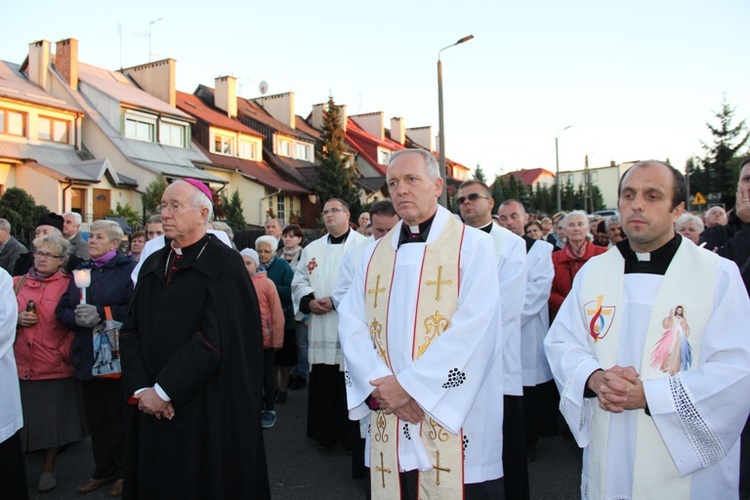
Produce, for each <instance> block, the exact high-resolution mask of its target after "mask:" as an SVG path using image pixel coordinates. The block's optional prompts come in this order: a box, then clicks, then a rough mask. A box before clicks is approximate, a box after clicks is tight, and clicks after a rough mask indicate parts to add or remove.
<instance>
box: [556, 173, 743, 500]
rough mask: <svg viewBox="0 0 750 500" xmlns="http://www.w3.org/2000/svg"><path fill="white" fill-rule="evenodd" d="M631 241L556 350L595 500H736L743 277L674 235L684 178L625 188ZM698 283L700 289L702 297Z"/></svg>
mask: <svg viewBox="0 0 750 500" xmlns="http://www.w3.org/2000/svg"><path fill="white" fill-rule="evenodd" d="M618 194H619V201H618V206H619V210H620V217H621V222H622V227H623V231H624V232H625V234H626V236H627V237H628V239H627V240H624V241H622V242H620V243H618V244H617V246H616V247H615V248H612V249H610V250H609V251H608V252H606V253H604V254H602V255H600V256H597V257H594V258H592V259H591V260H589V261H588V262H587V263H586V265H585V266H583V268H582V269H581V270H580V271H579V272H578V274H577V275H576V278H575V281H574V282H573V289H572V290H571V292H570V294H569V295H568V296H567V298H566V299H565V301H564V303H563V304H562V307H561V308H560V311H559V313H558V315H557V318H556V319H555V322H554V324H553V325H552V328H551V329H550V332H549V334H548V335H547V338H546V340H545V349H546V352H547V356H548V358H549V361H550V365H551V366H552V372H553V373H554V375H555V380H556V382H557V385H558V388H559V389H560V410H561V412H562V414H563V416H564V417H565V419H566V421H567V422H568V425H569V426H570V429H571V432H572V433H573V436H574V437H575V439H576V441H577V443H578V445H579V446H581V447H582V448H584V454H583V473H582V485H581V491H583V492H586V493H587V495H588V497H589V498H737V491H738V479H739V467H738V465H739V453H740V446H739V437H740V431H741V430H742V427H743V425H744V424H745V421H746V419H747V415H748V412H749V411H750V399H748V398H747V393H748V391H750V337H749V336H748V335H747V327H746V322H744V321H741V320H738V318H743V317H744V316H746V315H747V311H750V299H748V296H747V293H745V291H744V290H742V281H741V278H740V275H739V272H738V270H737V267H736V266H735V265H734V264H733V263H731V262H729V261H727V260H726V259H722V258H721V257H719V256H717V255H716V254H714V253H712V252H709V251H706V250H704V249H702V248H700V247H698V246H696V245H692V244H690V242H686V241H685V240H684V239H683V238H682V236H681V235H679V234H676V233H675V228H674V223H675V221H676V220H677V218H678V217H679V216H680V215H681V214H682V212H683V210H684V205H685V198H686V193H685V182H684V178H683V176H682V174H681V173H680V172H678V171H677V170H675V169H674V168H673V167H671V166H670V165H668V164H666V163H663V162H660V161H655V160H650V161H644V162H639V163H636V164H635V165H633V166H632V167H631V168H630V169H629V170H628V171H627V172H625V174H624V175H623V177H622V178H621V179H620V185H619V188H618ZM696 283H697V284H699V287H700V289H699V290H696Z"/></svg>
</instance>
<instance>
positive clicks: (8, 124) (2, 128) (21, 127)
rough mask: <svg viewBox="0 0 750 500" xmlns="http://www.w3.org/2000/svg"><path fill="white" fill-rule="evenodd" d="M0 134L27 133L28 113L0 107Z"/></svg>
mask: <svg viewBox="0 0 750 500" xmlns="http://www.w3.org/2000/svg"><path fill="white" fill-rule="evenodd" d="M0 134H10V135H20V136H21V137H24V136H25V135H26V113H22V112H20V111H12V110H10V109H2V108H0Z"/></svg>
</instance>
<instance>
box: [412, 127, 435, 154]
mask: <svg viewBox="0 0 750 500" xmlns="http://www.w3.org/2000/svg"><path fill="white" fill-rule="evenodd" d="M406 132H407V134H408V135H409V139H411V140H412V141H414V142H416V143H417V144H419V145H420V146H422V147H423V148H426V149H427V150H428V151H430V152H432V153H435V152H436V151H435V136H434V135H433V133H432V127H430V126H427V127H414V128H408V129H406Z"/></svg>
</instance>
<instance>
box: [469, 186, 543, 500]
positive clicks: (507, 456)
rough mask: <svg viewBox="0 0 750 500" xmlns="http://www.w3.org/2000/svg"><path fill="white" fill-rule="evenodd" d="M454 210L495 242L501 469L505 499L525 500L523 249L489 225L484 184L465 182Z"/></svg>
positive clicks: (509, 235) (504, 232) (507, 233)
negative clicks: (500, 357)
mask: <svg viewBox="0 0 750 500" xmlns="http://www.w3.org/2000/svg"><path fill="white" fill-rule="evenodd" d="M456 201H457V202H458V208H459V210H460V212H461V218H462V219H463V220H464V222H465V223H466V225H468V226H471V227H475V228H477V229H479V230H481V231H484V232H486V233H488V234H489V235H490V236H491V237H492V240H493V242H494V243H495V253H496V256H497V278H498V281H499V284H500V303H501V304H502V311H501V317H500V318H499V319H500V321H501V325H498V328H499V329H501V331H502V340H503V392H504V397H503V399H504V405H503V408H504V410H503V469H504V471H505V497H506V498H508V499H512V498H517V499H528V498H529V474H528V467H527V465H526V447H525V442H524V430H523V406H522V401H523V400H522V396H523V383H522V380H521V309H522V308H523V290H524V287H525V286H526V245H525V243H524V241H523V239H522V238H520V237H519V236H517V235H515V234H513V233H512V232H511V231H508V230H507V229H505V228H503V227H501V226H499V225H497V224H495V223H494V222H492V207H493V206H494V204H495V202H494V200H493V199H492V196H490V189H489V188H488V187H487V186H486V185H485V184H484V183H482V182H479V181H476V180H469V181H466V182H464V183H463V184H461V186H459V188H458V197H457V198H456Z"/></svg>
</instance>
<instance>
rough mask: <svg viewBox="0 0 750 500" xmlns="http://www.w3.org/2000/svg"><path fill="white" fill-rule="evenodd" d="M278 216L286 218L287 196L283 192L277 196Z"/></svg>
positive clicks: (282, 219)
mask: <svg viewBox="0 0 750 500" xmlns="http://www.w3.org/2000/svg"><path fill="white" fill-rule="evenodd" d="M276 218H277V219H279V220H281V221H285V220H286V196H284V195H283V194H280V195H278V196H276Z"/></svg>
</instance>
